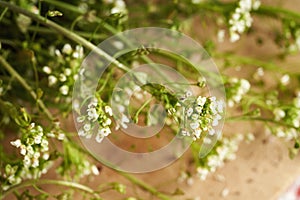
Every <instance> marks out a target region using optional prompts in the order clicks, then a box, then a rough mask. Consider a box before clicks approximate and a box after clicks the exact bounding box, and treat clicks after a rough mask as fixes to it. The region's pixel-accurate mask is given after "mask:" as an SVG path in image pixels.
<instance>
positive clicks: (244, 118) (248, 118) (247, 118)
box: [225, 116, 299, 129]
mask: <svg viewBox="0 0 300 200" xmlns="http://www.w3.org/2000/svg"><path fill="white" fill-rule="evenodd" d="M225 120H226V122H236V121H260V122H265V123H268V122H269V123H272V124H277V125H280V126H286V127H289V128H294V129H299V128H295V127H294V126H292V125H289V124H286V123H283V122H280V121H275V120H274V119H271V118H263V117H251V116H233V117H227V118H226V119H225Z"/></svg>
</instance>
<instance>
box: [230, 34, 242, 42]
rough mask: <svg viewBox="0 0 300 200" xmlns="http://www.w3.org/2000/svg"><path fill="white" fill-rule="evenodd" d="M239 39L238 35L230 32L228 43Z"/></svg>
mask: <svg viewBox="0 0 300 200" xmlns="http://www.w3.org/2000/svg"><path fill="white" fill-rule="evenodd" d="M239 39H240V35H239V34H238V33H236V32H230V42H232V43H233V42H236V41H238V40H239Z"/></svg>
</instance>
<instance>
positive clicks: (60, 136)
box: [57, 133, 65, 140]
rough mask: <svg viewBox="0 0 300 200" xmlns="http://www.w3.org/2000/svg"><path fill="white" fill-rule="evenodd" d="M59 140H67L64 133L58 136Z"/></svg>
mask: <svg viewBox="0 0 300 200" xmlns="http://www.w3.org/2000/svg"><path fill="white" fill-rule="evenodd" d="M57 139H58V140H64V139H65V134H64V133H59V134H58V136H57Z"/></svg>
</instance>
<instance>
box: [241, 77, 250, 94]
mask: <svg viewBox="0 0 300 200" xmlns="http://www.w3.org/2000/svg"><path fill="white" fill-rule="evenodd" d="M250 87H251V85H250V83H249V81H247V80H246V79H241V88H242V90H243V93H246V92H248V91H249V89H250Z"/></svg>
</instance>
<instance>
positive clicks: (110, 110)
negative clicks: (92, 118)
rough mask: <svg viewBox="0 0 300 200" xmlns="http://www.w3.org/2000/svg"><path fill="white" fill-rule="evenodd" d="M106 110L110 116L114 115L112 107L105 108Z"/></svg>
mask: <svg viewBox="0 0 300 200" xmlns="http://www.w3.org/2000/svg"><path fill="white" fill-rule="evenodd" d="M104 110H105V112H106V113H107V114H109V116H112V114H113V113H112V109H111V107H110V106H105V107H104Z"/></svg>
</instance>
